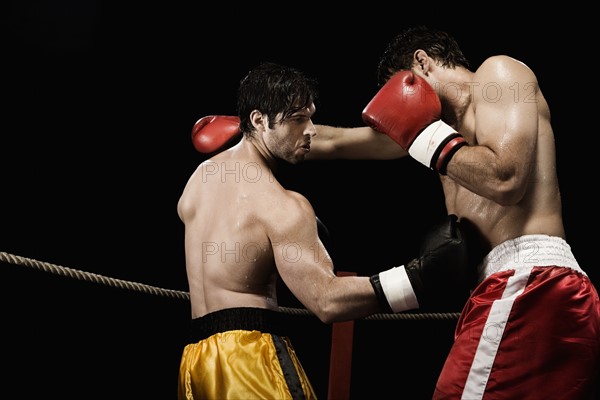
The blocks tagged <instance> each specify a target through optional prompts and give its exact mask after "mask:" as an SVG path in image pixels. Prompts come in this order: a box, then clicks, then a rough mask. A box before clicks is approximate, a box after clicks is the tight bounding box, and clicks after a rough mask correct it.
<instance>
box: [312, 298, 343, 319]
mask: <svg viewBox="0 0 600 400" xmlns="http://www.w3.org/2000/svg"><path fill="white" fill-rule="evenodd" d="M336 309H337V308H336V307H335V306H334V305H333V302H332V301H331V300H330V299H329V300H328V299H326V298H325V297H323V298H321V299H319V300H318V301H317V302H316V303H315V307H314V309H313V310H312V312H313V314H315V316H316V317H317V318H318V319H319V320H320V321H321V322H323V323H324V324H332V323H334V322H340V321H341V315H340V314H339V312H337V311H336Z"/></svg>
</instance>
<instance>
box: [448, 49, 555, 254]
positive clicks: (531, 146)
mask: <svg viewBox="0 0 600 400" xmlns="http://www.w3.org/2000/svg"><path fill="white" fill-rule="evenodd" d="M459 114H461V118H460V119H459V120H458V121H459V122H458V124H457V126H456V128H457V129H458V131H459V132H461V134H463V135H464V136H465V138H466V139H467V140H468V141H469V143H471V144H479V145H482V146H483V147H469V148H465V149H464V151H463V150H461V151H459V152H457V154H456V155H455V159H454V160H453V161H455V164H454V165H455V169H454V171H453V175H454V176H453V177H452V179H451V178H450V177H449V176H448V177H442V185H443V188H444V192H445V198H446V206H447V209H448V212H449V213H453V214H457V215H458V216H459V217H461V218H462V219H467V220H470V221H471V222H472V223H473V224H474V225H475V226H477V228H478V230H479V231H480V233H482V234H483V237H484V238H485V240H486V241H487V243H486V244H487V245H488V246H489V247H490V248H491V247H493V246H496V245H498V244H500V243H501V242H503V241H505V240H508V239H512V238H515V237H518V236H521V235H527V234H547V235H555V236H559V237H564V228H563V222H562V216H561V208H562V206H561V199H560V192H559V187H558V179H557V175H556V165H555V147H554V133H553V131H552V127H551V124H550V110H549V108H548V104H547V102H546V100H545V98H544V96H543V94H542V91H541V90H540V88H539V87H538V82H537V80H536V77H535V75H534V74H533V73H532V71H531V70H530V69H529V68H528V67H526V66H525V65H524V64H522V63H520V62H518V61H516V60H514V59H512V58H509V57H506V56H497V57H492V58H490V59H488V60H486V62H484V63H483V64H482V65H481V67H480V68H479V69H478V70H477V71H476V72H475V74H474V75H473V85H472V90H471V95H470V97H469V101H468V102H466V106H465V107H464V109H463V110H461V112H459ZM449 175H451V174H450V173H449Z"/></svg>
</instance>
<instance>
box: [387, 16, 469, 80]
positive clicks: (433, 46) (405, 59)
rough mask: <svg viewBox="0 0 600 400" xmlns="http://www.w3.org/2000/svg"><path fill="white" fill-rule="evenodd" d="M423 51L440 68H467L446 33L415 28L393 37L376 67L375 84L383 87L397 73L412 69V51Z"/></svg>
mask: <svg viewBox="0 0 600 400" xmlns="http://www.w3.org/2000/svg"><path fill="white" fill-rule="evenodd" d="M419 49H422V50H425V51H426V52H427V54H428V55H429V56H430V57H431V58H433V59H434V60H436V61H439V62H441V63H442V66H444V67H449V68H454V67H457V66H461V67H465V68H469V66H470V65H469V61H468V60H467V59H466V57H465V56H464V54H463V52H462V50H461V49H460V47H459V46H458V43H457V42H456V40H455V39H454V38H453V37H452V36H451V35H450V34H449V33H447V32H444V31H439V30H436V29H429V28H427V27H426V26H423V25H421V26H416V27H412V28H408V29H405V30H404V31H402V32H400V33H399V34H398V35H396V36H395V37H394V38H393V39H392V41H391V42H390V43H388V45H387V46H386V48H385V50H384V52H383V55H382V56H381V58H380V59H379V65H378V67H377V82H378V83H379V85H383V84H385V82H387V81H388V80H389V79H390V77H391V76H392V75H394V74H395V73H396V72H398V71H403V70H409V69H411V68H412V66H413V61H414V60H413V55H414V53H415V51H417V50H419Z"/></svg>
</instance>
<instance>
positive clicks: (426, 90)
mask: <svg viewBox="0 0 600 400" xmlns="http://www.w3.org/2000/svg"><path fill="white" fill-rule="evenodd" d="M441 111H442V106H441V104H440V99H439V98H438V96H437V94H436V93H435V91H434V90H433V88H432V87H431V86H430V85H429V84H428V83H427V81H426V80H425V79H423V78H422V77H420V76H418V75H415V74H414V73H413V72H412V71H400V72H397V73H396V74H394V75H393V76H392V77H391V78H390V80H389V81H387V82H386V84H385V85H383V86H382V88H381V89H380V90H379V92H377V94H376V95H375V97H373V99H372V100H371V101H370V102H369V104H367V106H366V107H365V109H364V110H363V112H362V119H363V121H364V122H365V123H366V124H368V125H369V126H370V127H372V128H373V129H375V130H376V131H379V132H382V133H384V134H386V135H388V136H389V137H391V138H392V139H393V140H394V141H395V142H396V143H398V144H399V145H400V146H401V147H402V148H403V149H404V150H406V151H408V154H410V155H411V157H413V158H414V159H415V160H417V161H419V162H420V163H421V164H423V165H425V166H426V167H429V168H431V169H433V170H436V171H438V172H439V173H441V174H443V175H445V174H446V165H448V162H449V161H450V159H451V158H452V156H453V155H454V153H455V152H456V150H458V149H459V148H461V147H462V146H464V145H466V144H467V142H466V141H465V139H464V138H463V137H462V135H460V134H459V133H457V132H456V131H455V130H454V129H453V128H452V127H451V126H449V125H448V124H446V123H445V122H443V121H442V120H441V119H440V116H441Z"/></svg>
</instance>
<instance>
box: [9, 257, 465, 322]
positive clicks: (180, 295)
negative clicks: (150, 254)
mask: <svg viewBox="0 0 600 400" xmlns="http://www.w3.org/2000/svg"><path fill="white" fill-rule="evenodd" d="M0 261H2V262H5V263H8V264H14V265H22V266H26V267H30V268H34V269H39V270H41V271H44V272H50V273H52V274H56V275H61V276H66V277H69V278H73V279H78V280H80V281H87V282H95V283H99V284H102V285H106V286H110V287H116V288H119V289H128V290H134V291H138V292H142V293H147V294H154V295H159V296H166V297H171V298H177V299H182V300H189V299H190V294H189V293H188V292H183V291H180V290H172V289H163V288H159V287H156V286H150V285H144V284H140V283H136V282H130V281H125V280H122V279H115V278H110V277H107V276H103V275H99V274H94V273H91V272H86V271H81V270H77V269H73V268H68V267H63V266H62V265H56V264H50V263H47V262H42V261H38V260H34V259H31V258H26V257H21V256H16V255H14V254H9V253H5V252H0ZM279 310H280V311H281V312H284V313H286V314H295V315H312V313H311V312H310V311H308V310H306V309H303V308H290V307H279ZM459 315H460V314H459V313H412V312H405V313H396V314H373V315H370V316H368V317H365V318H364V319H366V320H397V319H405V320H427V319H442V320H449V319H458V316H459Z"/></svg>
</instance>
